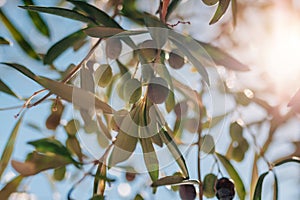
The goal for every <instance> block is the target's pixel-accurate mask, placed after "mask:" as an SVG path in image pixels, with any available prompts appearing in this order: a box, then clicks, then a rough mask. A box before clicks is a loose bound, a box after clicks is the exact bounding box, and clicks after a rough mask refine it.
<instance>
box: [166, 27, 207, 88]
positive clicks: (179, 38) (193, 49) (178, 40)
mask: <svg viewBox="0 0 300 200" xmlns="http://www.w3.org/2000/svg"><path fill="white" fill-rule="evenodd" d="M169 39H170V40H171V41H172V42H173V43H174V44H175V45H176V46H177V48H179V49H180V50H181V52H182V53H183V54H184V55H185V56H186V57H187V58H188V60H189V61H190V62H191V63H192V64H193V66H194V67H195V68H196V69H197V71H198V72H199V74H200V75H201V76H202V78H203V80H204V81H205V82H206V83H207V84H208V85H209V84H210V83H209V77H208V73H207V71H206V69H205V68H204V64H208V66H211V65H213V64H212V63H211V62H209V59H208V58H205V57H207V56H208V55H207V53H206V52H205V51H204V49H203V48H202V47H201V46H200V45H198V43H197V42H196V41H195V40H194V39H192V38H191V37H187V36H183V35H181V34H179V33H176V32H173V31H170V32H169Z"/></svg>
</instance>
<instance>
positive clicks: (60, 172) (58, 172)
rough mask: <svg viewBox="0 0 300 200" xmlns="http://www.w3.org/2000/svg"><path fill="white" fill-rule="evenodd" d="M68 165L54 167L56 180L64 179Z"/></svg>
mask: <svg viewBox="0 0 300 200" xmlns="http://www.w3.org/2000/svg"><path fill="white" fill-rule="evenodd" d="M65 174H66V166H62V167H58V168H55V169H54V172H53V178H54V179H55V180H56V181H62V180H64V178H65Z"/></svg>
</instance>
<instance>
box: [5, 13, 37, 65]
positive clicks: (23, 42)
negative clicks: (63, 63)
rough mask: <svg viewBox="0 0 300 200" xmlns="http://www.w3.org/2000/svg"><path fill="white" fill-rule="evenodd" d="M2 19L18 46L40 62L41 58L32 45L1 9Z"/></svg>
mask: <svg viewBox="0 0 300 200" xmlns="http://www.w3.org/2000/svg"><path fill="white" fill-rule="evenodd" d="M0 19H1V21H2V22H3V23H4V25H5V26H6V28H7V29H8V30H9V32H10V33H11V35H12V36H13V38H14V39H15V40H16V42H17V43H18V45H19V46H20V47H21V48H22V49H23V51H24V52H26V53H27V55H28V56H30V57H31V58H33V59H36V60H40V56H39V55H38V54H37V53H36V52H35V50H34V49H33V47H32V46H31V44H30V43H29V42H28V41H27V40H26V39H25V38H24V36H23V35H22V34H21V33H20V31H19V30H18V29H17V28H16V27H15V25H14V24H13V23H12V22H11V21H10V20H9V18H8V17H7V16H6V14H5V13H4V12H3V11H2V10H1V9H0Z"/></svg>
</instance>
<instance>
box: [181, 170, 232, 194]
mask: <svg viewBox="0 0 300 200" xmlns="http://www.w3.org/2000/svg"><path fill="white" fill-rule="evenodd" d="M207 182H210V183H212V184H210V185H212V186H213V187H212V188H205V187H203V194H204V195H205V196H206V197H207V198H213V197H214V196H216V197H217V198H218V199H221V200H232V199H233V197H234V195H235V189H234V183H233V182H232V181H231V180H230V179H228V178H226V177H222V178H220V179H217V177H216V176H215V175H213V174H208V175H207V176H206V177H205V179H204V182H203V186H207V184H208V183H207ZM179 195H180V198H181V199H182V200H194V199H195V198H196V189H195V187H194V185H191V184H187V185H180V187H179Z"/></svg>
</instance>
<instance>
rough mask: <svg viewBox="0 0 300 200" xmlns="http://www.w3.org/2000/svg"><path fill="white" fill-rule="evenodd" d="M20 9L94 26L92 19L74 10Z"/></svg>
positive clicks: (25, 7) (49, 8)
mask: <svg viewBox="0 0 300 200" xmlns="http://www.w3.org/2000/svg"><path fill="white" fill-rule="evenodd" d="M19 7H20V8H23V9H26V10H30V11H35V12H43V13H48V14H53V15H57V16H61V17H65V18H69V19H73V20H77V21H81V22H85V23H88V24H96V23H95V22H94V21H93V20H92V19H90V18H89V17H87V16H85V15H83V14H81V13H78V12H76V11H74V10H69V9H65V8H58V7H42V6H19Z"/></svg>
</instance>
